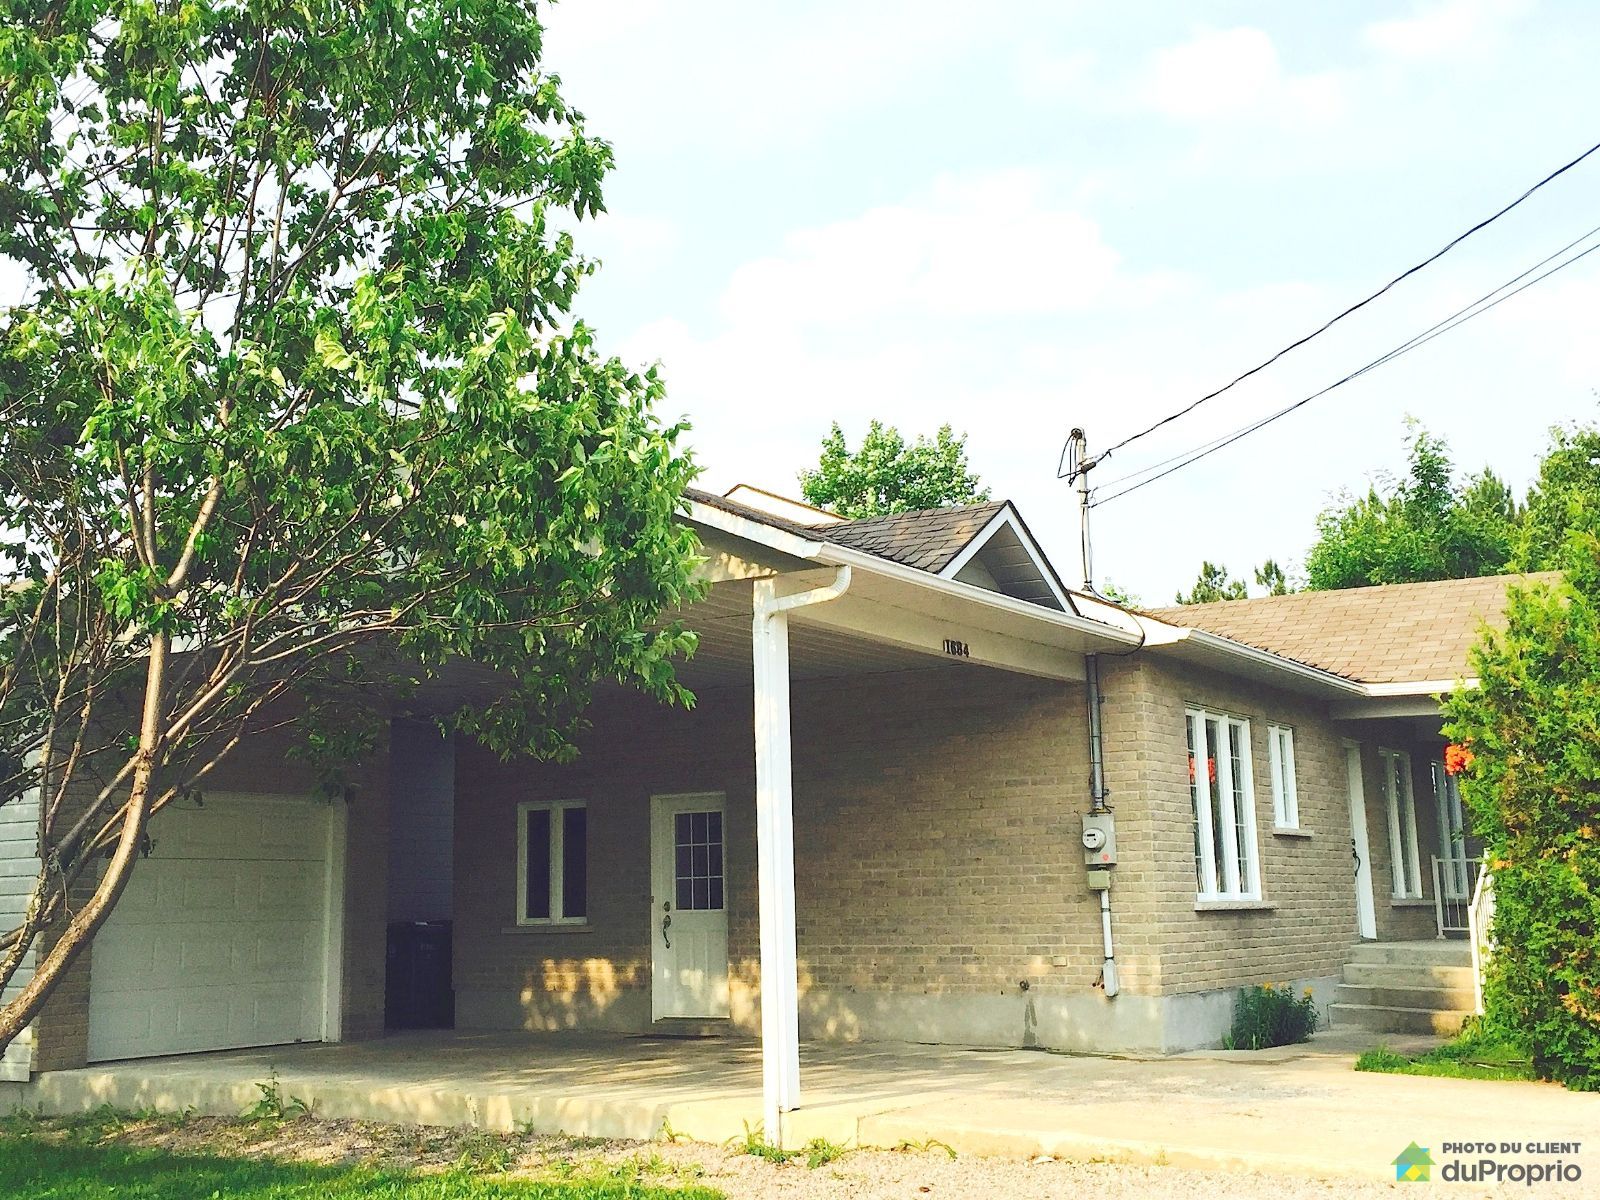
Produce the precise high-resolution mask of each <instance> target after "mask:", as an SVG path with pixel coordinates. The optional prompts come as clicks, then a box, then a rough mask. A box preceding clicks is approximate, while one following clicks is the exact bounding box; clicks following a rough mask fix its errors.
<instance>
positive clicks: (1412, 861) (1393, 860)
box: [1378, 748, 1426, 900]
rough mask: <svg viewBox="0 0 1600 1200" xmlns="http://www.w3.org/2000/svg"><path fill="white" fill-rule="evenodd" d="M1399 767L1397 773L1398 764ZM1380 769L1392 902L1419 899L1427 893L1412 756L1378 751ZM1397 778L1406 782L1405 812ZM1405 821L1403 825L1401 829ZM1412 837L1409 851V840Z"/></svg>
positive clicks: (1389, 751)
mask: <svg viewBox="0 0 1600 1200" xmlns="http://www.w3.org/2000/svg"><path fill="white" fill-rule="evenodd" d="M1397 764H1398V766H1399V767H1400V770H1399V771H1398V773H1397V772H1396V770H1395V767H1396V765H1397ZM1378 766H1379V769H1380V770H1381V771H1382V774H1383V777H1382V779H1381V780H1380V781H1379V782H1380V783H1381V784H1382V787H1383V803H1384V809H1385V813H1386V815H1387V817H1388V826H1389V887H1390V891H1389V898H1390V899H1391V900H1420V899H1422V898H1423V896H1424V895H1425V894H1426V889H1425V888H1424V886H1423V881H1422V850H1421V847H1420V845H1419V844H1418V842H1417V795H1416V792H1417V787H1416V780H1415V778H1414V777H1413V776H1412V774H1411V753H1410V751H1407V750H1387V749H1382V748H1380V749H1379V750H1378ZM1397 775H1398V778H1400V779H1402V780H1403V781H1404V783H1405V800H1406V801H1407V803H1406V805H1405V811H1404V812H1402V811H1401V808H1400V804H1401V797H1400V796H1399V794H1398V793H1397V792H1396V790H1395V786H1394V781H1395V779H1396V777H1397ZM1402 822H1404V824H1403V826H1402ZM1406 834H1409V835H1410V851H1409V853H1408V852H1407V849H1406V837H1405V835H1406Z"/></svg>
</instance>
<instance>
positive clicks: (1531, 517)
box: [1512, 424, 1600, 571]
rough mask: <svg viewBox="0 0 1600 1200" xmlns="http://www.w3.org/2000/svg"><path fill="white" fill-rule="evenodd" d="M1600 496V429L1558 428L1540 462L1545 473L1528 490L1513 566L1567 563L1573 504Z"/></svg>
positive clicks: (1531, 568)
mask: <svg viewBox="0 0 1600 1200" xmlns="http://www.w3.org/2000/svg"><path fill="white" fill-rule="evenodd" d="M1586 497H1587V498H1589V499H1590V500H1592V499H1593V498H1595V497H1600V428H1596V427H1595V426H1593V425H1576V424H1574V425H1568V426H1557V427H1556V428H1554V429H1552V430H1551V431H1550V447H1549V449H1548V450H1546V451H1545V455H1544V457H1543V458H1542V459H1541V460H1540V461H1539V477H1538V478H1537V479H1536V480H1534V483H1533V486H1532V487H1531V488H1529V489H1528V501H1527V505H1526V507H1525V508H1524V510H1523V520H1522V527H1521V530H1520V533H1519V536H1518V539H1517V548H1516V553H1515V555H1514V556H1513V561H1512V566H1513V567H1514V568H1515V569H1516V570H1519V571H1549V570H1554V569H1556V568H1558V567H1559V566H1560V565H1561V559H1562V556H1563V554H1564V553H1565V548H1566V535H1567V530H1568V529H1569V528H1570V526H1571V512H1572V505H1573V503H1574V502H1575V501H1577V502H1581V501H1583V500H1584V498H1586Z"/></svg>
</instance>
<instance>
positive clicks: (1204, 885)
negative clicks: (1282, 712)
mask: <svg viewBox="0 0 1600 1200" xmlns="http://www.w3.org/2000/svg"><path fill="white" fill-rule="evenodd" d="M1211 721H1215V722H1216V723H1217V730H1218V733H1219V735H1220V736H1221V737H1222V738H1223V741H1224V745H1223V746H1222V747H1220V749H1221V750H1222V751H1223V753H1220V754H1218V755H1216V760H1217V788H1218V795H1219V797H1220V802H1221V810H1222V811H1221V817H1222V820H1223V821H1224V822H1225V824H1226V826H1227V829H1228V833H1229V836H1227V837H1224V838H1223V839H1222V862H1220V863H1219V862H1217V861H1216V837H1215V829H1214V826H1213V824H1212V814H1211V798H1210V794H1209V784H1210V771H1209V769H1208V767H1207V766H1206V763H1205V760H1206V759H1208V758H1209V757H1210V755H1209V754H1208V753H1207V752H1208V751H1209V749H1210V747H1209V746H1208V745H1207V724H1208V723H1209V722H1211ZM1184 722H1185V733H1186V736H1192V735H1190V731H1191V730H1192V731H1193V734H1194V735H1198V736H1195V737H1194V743H1193V744H1194V745H1196V746H1197V747H1199V749H1200V754H1199V755H1198V756H1197V758H1196V760H1195V774H1194V778H1193V779H1192V780H1191V781H1190V785H1189V799H1190V807H1191V808H1192V810H1193V817H1194V822H1195V825H1194V828H1195V830H1196V831H1197V834H1198V840H1199V843H1200V878H1199V879H1197V880H1196V884H1197V887H1196V899H1197V901H1200V902H1214V901H1252V900H1254V901H1258V900H1260V899H1261V845H1260V843H1259V842H1258V841H1257V839H1256V798H1255V797H1256V793H1255V770H1254V765H1253V764H1252V762H1251V761H1250V760H1251V754H1250V722H1249V720H1248V719H1246V718H1244V717H1235V716H1229V715H1228V714H1227V713H1220V712H1215V711H1213V710H1210V709H1205V708H1199V707H1197V706H1195V705H1189V706H1188V707H1187V708H1185V710H1184ZM1235 729H1237V730H1238V731H1239V772H1240V775H1241V778H1240V779H1239V780H1238V781H1237V782H1238V784H1239V791H1240V792H1241V794H1242V795H1241V797H1240V798H1241V799H1242V800H1243V803H1244V812H1243V814H1240V813H1239V811H1238V809H1237V807H1236V806H1235V797H1234V783H1235V780H1234V777H1233V755H1232V754H1231V753H1227V751H1228V746H1227V745H1226V741H1227V738H1228V733H1229V731H1230V730H1235ZM1202 798H1203V799H1204V803H1202ZM1241 815H1242V816H1243V826H1244V837H1245V843H1246V847H1245V848H1246V850H1247V852H1248V853H1247V856H1246V858H1245V859H1244V860H1242V861H1241V859H1240V857H1239V844H1238V840H1237V838H1236V837H1235V836H1233V834H1234V831H1235V830H1236V829H1237V828H1238V826H1239V824H1240V817H1241Z"/></svg>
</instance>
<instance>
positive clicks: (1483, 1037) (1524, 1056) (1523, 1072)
mask: <svg viewBox="0 0 1600 1200" xmlns="http://www.w3.org/2000/svg"><path fill="white" fill-rule="evenodd" d="M1356 1070H1358V1071H1377V1072H1382V1073H1385V1074H1389V1075H1442V1076H1445V1077H1447V1078H1451V1079H1513V1080H1515V1079H1532V1078H1533V1077H1534V1075H1533V1063H1532V1062H1531V1061H1530V1059H1529V1057H1528V1053H1527V1051H1526V1050H1524V1049H1523V1048H1522V1047H1520V1046H1518V1045H1517V1044H1516V1043H1515V1042H1512V1041H1507V1040H1506V1039H1505V1038H1504V1037H1503V1036H1500V1035H1497V1034H1494V1033H1492V1032H1489V1031H1486V1030H1485V1029H1484V1028H1482V1027H1481V1026H1479V1025H1478V1024H1477V1023H1475V1022H1474V1023H1469V1026H1468V1027H1467V1028H1465V1029H1463V1030H1462V1031H1461V1033H1460V1035H1459V1036H1457V1037H1454V1038H1452V1039H1451V1040H1450V1041H1448V1042H1446V1043H1445V1044H1444V1045H1442V1046H1436V1047H1434V1048H1433V1049H1432V1050H1429V1051H1427V1052H1426V1053H1424V1054H1418V1055H1405V1054H1396V1053H1395V1052H1394V1051H1393V1050H1391V1049H1389V1048H1388V1047H1387V1046H1379V1047H1377V1048H1376V1049H1373V1050H1368V1051H1366V1052H1365V1053H1363V1054H1362V1055H1361V1056H1360V1057H1359V1058H1357V1059H1356Z"/></svg>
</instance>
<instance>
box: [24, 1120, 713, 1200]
mask: <svg viewBox="0 0 1600 1200" xmlns="http://www.w3.org/2000/svg"><path fill="white" fill-rule="evenodd" d="M0 1195H6V1196H40V1195H43V1196H61V1197H69V1196H70V1197H72V1198H73V1200H214V1198H215V1197H218V1196H226V1197H228V1198H229V1200H405V1198H406V1197H418V1196H427V1197H429V1200H721V1197H722V1193H721V1192H717V1191H713V1190H712V1189H710V1188H707V1187H703V1186H692V1187H684V1188H678V1187H672V1186H665V1185H658V1184H653V1183H649V1182H645V1181H642V1180H641V1179H639V1178H637V1177H636V1176H635V1175H632V1174H617V1175H607V1176H597V1177H593V1178H585V1179H576V1180H570V1181H568V1180H559V1179H549V1180H516V1179H508V1178H503V1177H496V1176H484V1175H475V1174H469V1173H464V1172H451V1173H447V1174H443V1175H440V1174H431V1173H421V1172H414V1171H396V1170H377V1169H373V1168H369V1167H350V1166H322V1165H313V1164H306V1163H292V1162H283V1161H280V1160H276V1159H271V1158H225V1157H218V1156H213V1155H180V1154H168V1153H165V1152H162V1151H158V1150H136V1149H128V1148H125V1147H121V1146H114V1145H111V1146H95V1145H86V1144H83V1143H78V1142H54V1141H47V1140H43V1139H41V1138H37V1137H33V1136H21V1137H19V1136H16V1135H10V1134H0Z"/></svg>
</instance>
